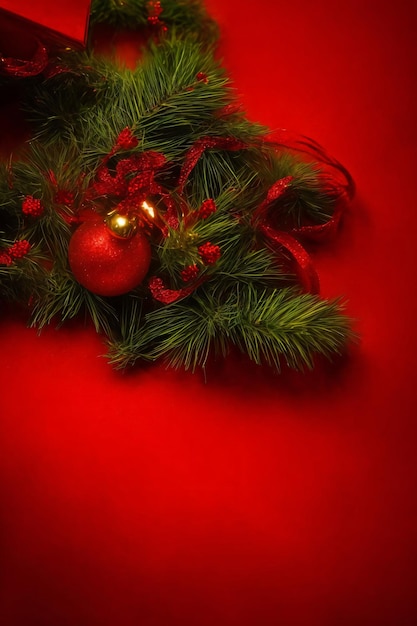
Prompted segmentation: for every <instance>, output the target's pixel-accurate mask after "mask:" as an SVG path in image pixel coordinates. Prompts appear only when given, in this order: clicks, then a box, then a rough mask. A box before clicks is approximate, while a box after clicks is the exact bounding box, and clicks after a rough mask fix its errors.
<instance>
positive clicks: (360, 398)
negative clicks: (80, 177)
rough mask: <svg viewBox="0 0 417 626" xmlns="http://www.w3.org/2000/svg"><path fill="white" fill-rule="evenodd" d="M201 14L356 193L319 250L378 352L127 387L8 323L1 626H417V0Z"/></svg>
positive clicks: (71, 334) (65, 342) (257, 113)
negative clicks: (286, 369)
mask: <svg viewBox="0 0 417 626" xmlns="http://www.w3.org/2000/svg"><path fill="white" fill-rule="evenodd" d="M207 6H208V8H209V10H210V12H211V14H212V15H213V16H214V17H215V18H216V19H217V20H218V22H219V24H220V27H221V32H222V42H221V54H222V56H223V59H224V64H225V65H226V67H227V68H228V70H229V72H230V75H231V76H232V78H233V80H234V82H235V86H236V88H237V91H238V93H239V94H240V98H241V101H242V102H243V105H244V107H245V108H246V110H247V112H248V115H249V117H250V118H251V119H253V120H255V121H260V122H262V123H265V124H267V125H269V126H270V127H271V128H279V127H286V128H290V129H293V130H297V131H299V132H301V133H303V134H306V135H308V136H311V137H314V138H315V139H316V140H318V141H319V142H320V143H322V144H323V145H325V146H326V147H327V149H328V150H329V151H330V153H332V154H333V155H334V156H336V157H337V158H338V159H340V160H341V161H342V162H343V163H344V164H345V165H346V166H347V167H348V168H349V169H350V171H351V172H352V174H353V176H354V178H355V180H356V183H357V187H358V193H357V197H356V199H355V201H354V203H353V205H352V207H351V210H350V211H349V213H348V214H347V215H346V218H345V221H344V225H343V228H342V231H341V233H340V236H339V238H338V239H337V241H335V242H334V243H332V244H330V245H328V246H325V247H323V248H322V249H320V250H318V251H317V252H315V253H314V258H315V261H316V264H317V268H318V271H319V273H320V277H321V283H322V293H323V295H324V296H326V297H327V296H334V295H339V294H340V295H344V296H345V297H346V298H347V300H348V303H349V304H348V311H349V313H350V314H351V315H352V316H354V317H355V318H356V319H357V320H358V322H357V328H358V330H359V332H360V333H361V343H360V345H359V346H358V348H356V349H354V350H352V352H351V354H350V356H349V357H348V358H346V359H343V361H340V362H336V363H335V364H334V365H333V366H328V367H323V368H319V369H318V370H317V372H316V373H314V374H312V375H311V374H307V375H294V374H288V373H284V374H283V375H282V376H281V377H276V376H274V375H273V374H272V373H271V372H269V371H268V370H265V369H262V368H257V367H255V366H253V365H251V364H248V363H246V362H244V361H242V360H241V359H240V360H239V359H236V358H233V357H231V358H230V359H228V360H227V361H226V362H225V363H220V364H217V366H216V367H213V368H212V369H211V370H210V372H209V375H208V380H207V382H205V381H204V380H203V377H202V376H201V375H199V374H196V375H192V374H187V373H183V372H173V371H166V370H165V369H164V367H163V366H161V365H154V366H150V367H147V368H144V369H139V370H136V371H134V372H130V373H126V374H124V375H122V374H120V373H115V372H114V371H112V370H111V369H110V367H109V366H108V365H107V364H106V362H105V359H103V358H100V357H99V356H98V355H100V354H103V352H104V349H103V344H102V342H101V340H100V338H99V337H97V336H96V335H95V334H94V331H93V330H92V329H91V328H85V327H83V326H82V325H81V324H80V323H76V324H71V325H68V326H65V327H64V328H62V329H60V330H59V331H57V330H54V329H50V330H48V331H46V332H44V333H43V334H42V336H41V337H38V336H37V334H36V332H35V331H34V330H30V329H27V328H25V325H24V322H23V320H22V319H20V318H19V317H18V316H16V315H14V314H11V313H4V312H3V314H2V324H1V326H0V342H1V347H2V355H3V356H2V359H1V364H2V368H1V379H0V386H1V395H0V403H1V420H0V429H1V433H0V434H1V439H0V471H1V474H0V476H1V477H0V490H1V491H0V495H1V500H0V501H1V507H2V514H1V534H0V541H1V545H0V550H1V589H0V593H1V604H0V613H1V617H0V623H1V624H2V626H3V624H4V625H5V626H35V625H36V626H57V625H59V626H66V625H71V626H73V625H75V624H77V626H90V625H94V626H95V625H97V626H115V625H117V626H177V625H178V626H212V625H213V624H218V625H219V626H263V625H268V626H269V625H271V626H272V625H274V626H275V625H282V626H335V625H337V626H344V625H345V626H352V625H364V626H373V625H375V626H388V625H389V626H411V625H412V624H415V623H416V620H417V607H416V601H415V595H416V594H415V563H416V541H415V539H416V536H415V535H416V522H417V519H416V517H417V516H416V498H415V487H416V484H415V483H416V480H415V479H416V468H415V439H416V432H417V426H416V421H415V419H416V417H415V414H416V392H415V387H416V382H417V381H416V377H415V353H416V337H415V320H416V313H417V311H416V308H417V307H416V302H417V299H416V295H415V265H414V255H415V246H416V243H415V240H414V239H415V238H414V231H415V228H416V225H417V211H416V195H415V159H416V153H415V145H416V139H417V137H416V123H415V111H416V110H417V107H416V102H415V95H416V89H415V84H414V77H415V73H416V48H415V43H414V41H415V24H416V23H417V22H416V18H417V16H416V10H415V3H414V2H413V1H412V0H410V1H407V0H400V1H398V2H390V3H381V2H376V1H374V0H361V1H359V0H350V1H349V2H342V3H335V2H333V1H331V0H316V1H315V2H310V1H307V0H293V1H292V2H290V3H280V2H274V1H272V0H270V1H267V0H262V1H261V2H256V3H252V2H251V3H249V2H248V3H244V2H241V1H238V0H229V1H228V2H224V1H222V0H207ZM16 132H18V128H17V127H16Z"/></svg>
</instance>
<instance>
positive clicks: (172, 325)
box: [109, 284, 353, 371]
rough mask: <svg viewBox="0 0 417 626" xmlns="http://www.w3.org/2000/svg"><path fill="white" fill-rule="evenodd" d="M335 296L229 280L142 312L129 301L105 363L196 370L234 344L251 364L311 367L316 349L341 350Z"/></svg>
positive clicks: (346, 333) (346, 334)
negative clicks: (222, 286)
mask: <svg viewBox="0 0 417 626" xmlns="http://www.w3.org/2000/svg"><path fill="white" fill-rule="evenodd" d="M341 310H342V306H341V304H340V302H339V301H337V300H336V301H330V302H329V301H325V300H320V299H319V298H318V297H316V296H312V295H310V294H299V293H297V292H295V291H294V290H292V289H281V290H276V289H275V290H266V289H259V288H256V287H255V286H254V285H253V284H247V285H242V284H238V285H235V287H234V288H231V289H229V290H228V291H227V292H225V293H219V291H218V290H215V291H214V292H210V291H205V292H204V294H200V293H199V294H198V295H196V296H195V297H194V298H193V300H192V302H189V301H185V302H178V303H174V304H171V305H168V306H166V307H163V308H160V309H158V310H156V311H153V312H151V313H148V314H147V315H146V316H145V323H143V319H142V317H141V315H139V312H138V306H137V304H135V305H134V306H133V307H132V309H131V311H130V319H129V321H128V322H127V321H125V323H124V325H123V327H122V329H121V331H122V332H121V338H120V339H119V340H115V339H114V340H113V341H112V342H111V344H110V350H109V358H110V362H111V363H112V364H113V365H114V366H116V367H118V368H124V367H126V366H127V365H129V364H133V363H134V362H135V361H136V360H137V359H146V360H150V361H153V360H156V359H158V358H160V357H165V358H166V359H167V362H168V364H169V365H170V366H172V367H176V368H178V367H185V368H186V369H191V370H193V371H194V370H195V368H196V367H204V366H205V365H206V363H207V359H208V358H209V355H210V354H212V353H214V354H220V355H221V356H225V355H226V354H227V351H228V346H229V345H230V344H233V345H236V346H237V347H238V348H239V349H240V350H241V351H242V352H244V353H246V354H247V355H248V356H249V358H250V359H251V360H253V361H255V363H258V364H261V363H267V364H268V365H271V366H273V367H275V368H276V369H277V370H278V371H279V370H280V369H281V366H282V362H285V363H286V364H287V365H288V366H289V367H291V368H295V369H303V368H305V367H307V368H309V369H311V368H312V367H313V364H314V360H313V356H314V354H322V355H324V356H325V357H327V358H330V357H331V355H332V354H334V353H340V352H341V351H342V349H343V347H344V345H345V343H346V340H347V339H348V338H350V339H351V338H352V337H353V335H352V333H351V331H350V329H349V328H350V326H349V320H348V319H347V318H346V317H345V316H344V315H343V314H342V313H341Z"/></svg>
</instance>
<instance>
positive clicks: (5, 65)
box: [0, 43, 49, 78]
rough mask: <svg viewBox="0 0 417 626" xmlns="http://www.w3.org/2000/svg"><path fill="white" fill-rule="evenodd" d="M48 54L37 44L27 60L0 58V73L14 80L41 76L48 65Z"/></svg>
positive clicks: (43, 47)
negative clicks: (12, 77) (31, 55)
mask: <svg viewBox="0 0 417 626" xmlns="http://www.w3.org/2000/svg"><path fill="white" fill-rule="evenodd" d="M48 61H49V60H48V53H47V50H46V48H45V46H44V45H43V44H42V43H38V47H37V49H36V52H35V54H34V55H33V57H32V58H31V59H29V60H23V59H13V58H12V57H0V73H1V74H5V75H7V76H14V77H15V78H28V77H29V76H37V75H38V74H41V73H42V72H43V71H44V70H45V69H46V67H47V65H48Z"/></svg>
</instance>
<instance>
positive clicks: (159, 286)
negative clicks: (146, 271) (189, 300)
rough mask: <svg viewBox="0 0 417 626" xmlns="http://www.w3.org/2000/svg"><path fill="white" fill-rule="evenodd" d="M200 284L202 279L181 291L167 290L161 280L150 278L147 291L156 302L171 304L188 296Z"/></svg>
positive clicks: (155, 277)
mask: <svg viewBox="0 0 417 626" xmlns="http://www.w3.org/2000/svg"><path fill="white" fill-rule="evenodd" d="M202 282H203V279H200V280H199V281H198V282H197V283H194V285H190V286H189V287H183V289H168V288H167V287H165V285H164V281H163V280H162V278H158V277H157V276H152V278H151V279H150V281H149V290H150V292H151V294H152V297H153V298H154V299H155V300H157V301H158V302H162V304H172V303H173V302H177V301H178V300H181V299H182V298H186V297H187V296H189V295H190V294H191V293H193V291H195V289H197V287H198V286H199V285H201V283H202Z"/></svg>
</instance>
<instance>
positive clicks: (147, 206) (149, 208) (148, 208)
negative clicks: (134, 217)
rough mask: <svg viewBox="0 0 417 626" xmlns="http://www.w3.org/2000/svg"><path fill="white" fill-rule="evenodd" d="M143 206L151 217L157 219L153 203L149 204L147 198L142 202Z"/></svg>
mask: <svg viewBox="0 0 417 626" xmlns="http://www.w3.org/2000/svg"><path fill="white" fill-rule="evenodd" d="M141 207H142V209H143V210H144V211H145V212H146V213H147V214H148V215H149V217H150V218H152V219H155V209H154V208H153V206H152V205H151V204H148V203H147V202H146V200H144V201H143V202H142V204H141Z"/></svg>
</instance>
